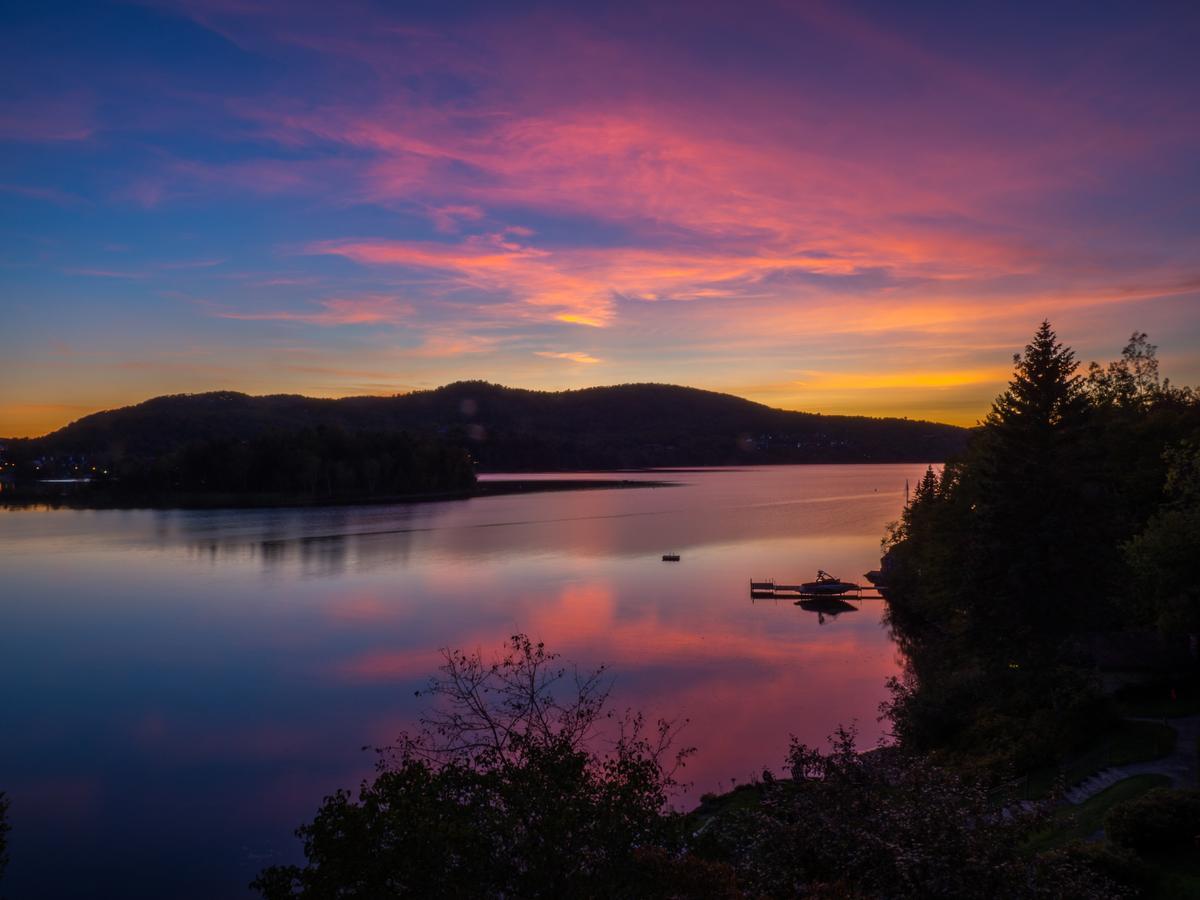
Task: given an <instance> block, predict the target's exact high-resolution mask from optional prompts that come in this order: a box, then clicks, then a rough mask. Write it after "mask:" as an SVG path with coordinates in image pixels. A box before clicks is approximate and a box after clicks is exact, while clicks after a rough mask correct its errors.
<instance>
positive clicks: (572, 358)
mask: <svg viewBox="0 0 1200 900" xmlns="http://www.w3.org/2000/svg"><path fill="white" fill-rule="evenodd" d="M533 355H534V356H544V357H546V358H547V359H563V360H566V361H567V362H573V363H584V364H587V365H591V364H593V363H598V362H600V360H599V359H597V358H596V357H594V356H592V354H590V353H581V352H579V351H577V350H535V351H534V354H533Z"/></svg>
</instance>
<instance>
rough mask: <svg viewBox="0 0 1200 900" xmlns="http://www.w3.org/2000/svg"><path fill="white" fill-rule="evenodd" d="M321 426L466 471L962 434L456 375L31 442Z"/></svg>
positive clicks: (152, 443) (56, 447)
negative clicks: (457, 458)
mask: <svg viewBox="0 0 1200 900" xmlns="http://www.w3.org/2000/svg"><path fill="white" fill-rule="evenodd" d="M321 426H324V427H333V428H339V429H343V430H345V431H347V432H352V433H353V432H364V431H370V432H395V431H407V432H410V433H413V434H423V435H430V436H437V437H439V438H441V439H443V440H444V441H445V442H447V443H449V444H452V445H458V446H462V447H465V448H467V449H468V450H469V452H470V453H471V455H472V457H473V458H474V459H475V460H476V461H477V462H478V464H479V467H480V469H482V470H492V471H501V470H509V471H521V470H524V471H532V470H538V469H590V468H625V467H639V466H676V465H720V464H746V463H756V462H758V463H776V462H780V463H782V462H885V461H897V462H899V461H928V460H941V459H944V458H946V457H947V456H948V455H950V454H953V453H955V452H957V451H959V450H960V449H962V447H963V446H964V444H965V440H966V435H967V431H966V430H965V429H962V428H957V427H954V426H951V425H941V424H936V423H931V422H920V421H909V420H907V419H873V418H867V417H861V416H826V415H818V414H812V413H801V412H789V411H786V410H779V409H771V408H770V407H767V406H763V405H761V404H758V403H752V402H750V401H749V400H743V399H741V398H739V397H733V396H730V395H728V394H719V393H714V392H711V391H702V390H697V389H695V388H686V387H676V386H671V385H660V384H628V385H618V386H614V387H597V388H587V389H584V390H576V391H562V392H540V391H527V390H519V389H514V388H507V387H502V386H500V385H494V384H489V383H486V382H456V383H454V384H450V385H446V386H445V387H441V388H437V389H436V390H430V391H419V392H415V393H412V394H405V395H401V396H394V397H348V398H344V399H339V400H326V399H314V398H309V397H301V396H296V395H277V396H266V397H252V396H248V395H246V394H240V393H233V392H214V393H207V394H180V395H173V396H166V397H157V398H155V399H153V400H147V401H146V402H144V403H139V404H137V405H135V406H129V407H124V408H122V409H116V410H110V411H107V412H100V413H95V414H93V415H90V416H86V417H85V418H83V419H80V420H78V421H77V422H74V423H72V424H70V425H68V426H66V427H65V428H62V429H60V430H58V431H56V432H53V433H52V434H49V435H47V436H45V437H43V438H38V439H36V440H34V441H32V442H31V444H32V445H33V446H28V445H27V447H26V449H34V448H36V449H37V450H39V451H43V452H45V453H47V454H53V455H57V456H61V455H64V454H72V455H81V456H87V457H90V458H93V459H96V458H100V457H104V458H109V459H120V458H129V457H137V458H148V457H155V456H160V455H162V454H165V453H169V452H172V451H174V450H177V449H179V448H180V447H182V446H184V445H187V444H189V443H194V442H197V441H207V440H248V439H252V438H255V437H257V436H259V435H264V434H272V433H277V434H282V433H294V432H297V431H300V430H302V429H306V428H315V427H321Z"/></svg>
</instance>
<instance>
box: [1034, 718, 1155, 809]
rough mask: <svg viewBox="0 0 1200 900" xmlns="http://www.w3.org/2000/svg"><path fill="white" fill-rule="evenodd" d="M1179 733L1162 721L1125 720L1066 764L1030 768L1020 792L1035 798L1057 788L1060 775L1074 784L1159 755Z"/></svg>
mask: <svg viewBox="0 0 1200 900" xmlns="http://www.w3.org/2000/svg"><path fill="white" fill-rule="evenodd" d="M1176 737H1177V735H1176V733H1175V729H1174V728H1172V727H1171V726H1169V725H1164V724H1162V723H1161V722H1121V723H1119V724H1118V725H1117V727H1116V728H1114V729H1113V730H1112V731H1110V732H1108V733H1107V734H1105V735H1104V736H1103V737H1101V738H1100V739H1099V740H1098V741H1096V742H1095V743H1094V744H1092V746H1090V747H1088V748H1087V749H1086V750H1085V751H1083V752H1082V753H1080V754H1079V755H1078V756H1076V757H1075V758H1074V759H1071V760H1069V761H1068V762H1066V763H1065V764H1063V765H1061V766H1045V767H1044V768H1041V769H1037V770H1035V771H1033V772H1030V773H1029V777H1028V778H1027V779H1026V780H1025V783H1024V784H1023V785H1022V787H1021V789H1020V790H1019V792H1018V796H1019V797H1020V798H1022V799H1028V800H1035V799H1038V798H1041V797H1045V796H1046V795H1047V794H1049V793H1050V792H1051V791H1052V790H1054V788H1055V786H1056V785H1057V784H1058V783H1059V780H1060V779H1061V781H1062V783H1063V784H1064V785H1065V786H1066V787H1072V786H1074V785H1076V784H1079V782H1081V781H1083V780H1084V779H1085V778H1089V777H1091V776H1092V775H1095V774H1096V773H1097V772H1099V771H1101V770H1103V769H1107V768H1109V767H1110V766H1123V765H1125V764H1127V763H1133V762H1146V761H1147V760H1151V759H1159V758H1161V757H1163V756H1167V755H1169V754H1170V753H1171V751H1172V750H1174V749H1175V739H1176ZM1114 787H1115V785H1114Z"/></svg>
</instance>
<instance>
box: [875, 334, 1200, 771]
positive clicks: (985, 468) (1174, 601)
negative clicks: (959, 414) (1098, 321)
mask: <svg viewBox="0 0 1200 900" xmlns="http://www.w3.org/2000/svg"><path fill="white" fill-rule="evenodd" d="M1014 363H1015V371H1014V375H1013V378H1012V381H1011V383H1010V384H1009V387H1008V389H1007V390H1006V391H1005V392H1004V393H1003V394H1002V395H1001V396H1000V397H999V398H998V399H997V400H996V402H995V404H994V406H993V408H992V410H991V412H990V413H989V414H988V416H987V417H986V419H985V420H984V422H983V424H982V427H981V428H980V429H979V430H978V431H977V432H976V433H975V434H974V435H973V437H972V440H971V442H970V444H969V446H968V448H967V450H966V452H965V453H963V454H962V455H960V456H958V457H957V458H953V459H951V460H950V461H949V462H947V464H946V465H945V467H944V469H943V470H942V472H941V474H940V475H938V474H935V473H934V471H933V470H932V469H930V470H929V471H927V472H926V474H925V477H924V479H923V480H922V482H921V483H920V484H919V485H918V486H917V489H916V492H915V494H914V496H913V498H912V502H911V504H910V505H909V506H908V508H907V509H905V511H904V514H903V516H902V518H901V519H900V521H899V522H897V523H896V524H895V526H894V527H893V530H892V533H891V535H890V537H889V539H888V541H887V545H888V550H887V555H886V557H885V565H886V568H887V582H888V587H889V592H888V597H889V604H888V608H889V615H890V617H891V623H892V626H893V630H894V632H895V634H896V637H897V640H898V641H899V643H900V646H901V647H902V649H903V650H904V653H905V657H906V659H907V661H908V671H907V675H906V677H905V678H903V679H899V680H897V681H896V682H895V683H894V684H893V689H894V696H895V701H894V703H893V705H892V707H891V710H890V713H891V715H892V717H893V719H894V721H895V724H896V727H897V730H898V732H899V733H900V735H901V736H902V738H903V739H904V741H905V743H906V744H907V745H909V746H912V747H914V748H920V749H925V750H931V751H934V750H936V751H943V752H948V753H950V754H952V755H957V756H958V757H960V758H962V759H969V760H971V761H973V762H974V763H976V764H978V765H981V766H984V767H992V768H996V767H1002V766H1009V767H1011V768H1014V769H1016V770H1018V771H1020V770H1024V769H1027V768H1029V767H1030V766H1034V765H1037V764H1040V763H1045V762H1050V761H1053V760H1054V759H1056V758H1059V757H1061V756H1062V755H1064V754H1067V753H1069V752H1070V751H1071V750H1072V749H1073V748H1076V747H1078V746H1080V745H1081V744H1082V743H1085V742H1086V741H1087V740H1089V739H1090V738H1092V737H1094V736H1095V734H1096V733H1097V732H1098V731H1099V730H1102V729H1104V728H1106V727H1108V725H1109V724H1110V723H1111V718H1112V713H1111V708H1112V704H1111V701H1110V700H1109V698H1108V697H1106V695H1105V693H1104V691H1102V690H1101V685H1100V683H1099V681H1098V679H1097V678H1096V675H1095V673H1096V666H1097V663H1098V662H1102V661H1103V660H1102V657H1103V656H1104V655H1105V654H1106V653H1107V654H1108V655H1110V656H1111V655H1112V654H1113V653H1114V652H1116V653H1124V654H1125V655H1126V656H1129V655H1131V654H1132V655H1133V656H1134V657H1135V658H1134V659H1133V660H1132V664H1133V665H1139V664H1144V665H1146V666H1147V667H1148V668H1154V667H1159V668H1162V663H1163V659H1169V658H1171V657H1172V655H1173V654H1174V655H1177V656H1178V657H1179V658H1180V660H1181V663H1180V665H1179V666H1178V667H1177V671H1176V672H1174V673H1167V674H1168V675H1169V677H1172V678H1175V679H1176V682H1177V687H1178V689H1179V690H1183V689H1184V687H1185V686H1190V685H1191V684H1192V682H1193V681H1194V679H1195V672H1196V657H1195V637H1194V636H1195V635H1197V634H1198V633H1200V595H1198V594H1197V588H1196V579H1195V577H1194V575H1195V560H1197V559H1200V505H1198V503H1197V501H1198V499H1200V403H1198V398H1197V395H1196V393H1195V392H1194V391H1193V390H1191V389H1187V388H1180V387H1176V386H1173V385H1171V384H1170V382H1169V381H1167V380H1165V379H1162V378H1161V377H1160V374H1159V370H1158V362H1157V358H1156V353H1155V348H1154V346H1153V345H1152V344H1150V343H1149V342H1148V340H1147V337H1146V335H1145V334H1142V333H1135V334H1134V335H1133V336H1132V338H1131V339H1130V341H1129V342H1128V344H1127V345H1126V347H1125V349H1124V352H1123V354H1122V356H1121V358H1120V359H1119V360H1117V361H1115V362H1112V363H1110V364H1108V365H1107V366H1101V365H1099V364H1096V363H1093V364H1092V365H1091V366H1090V367H1089V368H1088V370H1087V371H1086V372H1083V371H1080V366H1079V364H1078V361H1077V360H1076V358H1075V354H1074V353H1073V351H1072V350H1071V349H1070V348H1069V347H1066V346H1064V345H1063V344H1062V343H1061V342H1060V341H1059V340H1058V337H1057V336H1056V334H1055V333H1054V331H1053V329H1052V328H1051V327H1050V325H1049V323H1043V324H1042V326H1041V327H1040V328H1039V329H1038V331H1037V334H1036V335H1035V336H1034V338H1033V340H1032V341H1031V342H1030V344H1029V345H1028V346H1027V347H1026V348H1025V350H1024V352H1023V353H1022V354H1019V355H1018V356H1016V357H1015V358H1014ZM1138 654H1140V657H1141V658H1140V659H1139V658H1136V657H1137V656H1138ZM1098 655H1099V657H1101V659H1099V660H1098V659H1097V656H1098ZM1156 656H1160V657H1161V658H1154V657H1156Z"/></svg>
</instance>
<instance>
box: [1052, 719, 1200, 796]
mask: <svg viewBox="0 0 1200 900" xmlns="http://www.w3.org/2000/svg"><path fill="white" fill-rule="evenodd" d="M1131 721H1134V722H1163V721H1165V722H1166V724H1167V725H1170V726H1171V727H1172V728H1174V729H1175V732H1176V734H1177V735H1178V736H1177V737H1176V739H1175V749H1174V750H1173V751H1172V752H1171V755H1170V756H1164V757H1162V758H1161V759H1152V760H1150V761H1149V762H1139V763H1129V764H1127V765H1124V766H1112V767H1110V768H1107V769H1102V770H1101V771H1099V772H1097V773H1096V774H1095V775H1093V776H1092V777H1091V778H1086V779H1084V780H1083V781H1081V782H1080V783H1079V784H1077V785H1075V786H1074V787H1073V788H1071V789H1070V790H1069V791H1067V793H1066V799H1067V801H1068V802H1070V803H1082V802H1083V801H1084V800H1087V799H1088V798H1090V797H1094V796H1096V795H1097V794H1098V793H1100V792H1101V791H1102V790H1104V789H1105V788H1107V787H1111V786H1112V785H1114V784H1116V783H1117V782H1118V781H1121V780H1123V779H1125V778H1132V777H1133V776H1134V775H1166V776H1167V777H1168V778H1170V779H1171V782H1172V783H1173V784H1174V786H1175V787H1195V786H1196V784H1197V766H1196V758H1197V745H1196V740H1197V738H1200V716H1185V717H1183V718H1179V719H1166V720H1163V719H1143V718H1135V719H1131Z"/></svg>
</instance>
